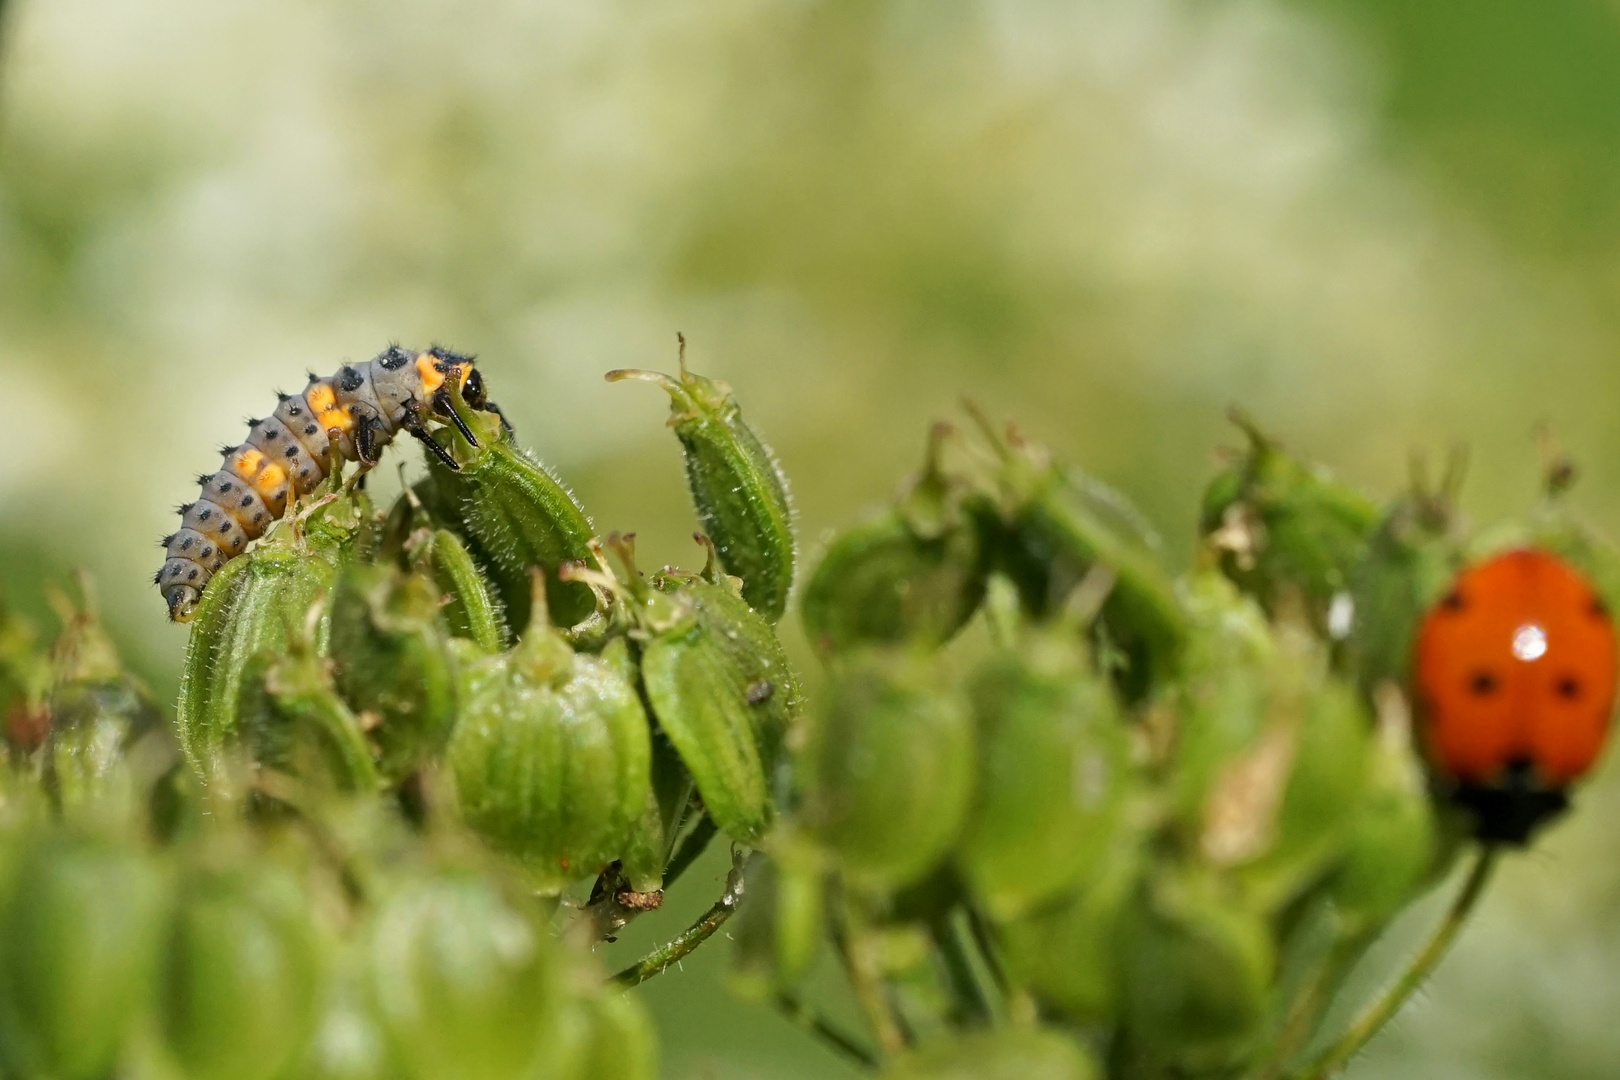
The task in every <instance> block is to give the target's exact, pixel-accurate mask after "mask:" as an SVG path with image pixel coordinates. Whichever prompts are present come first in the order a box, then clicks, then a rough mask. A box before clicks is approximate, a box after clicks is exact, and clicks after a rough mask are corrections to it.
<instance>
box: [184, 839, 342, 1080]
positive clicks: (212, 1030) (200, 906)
mask: <svg viewBox="0 0 1620 1080" xmlns="http://www.w3.org/2000/svg"><path fill="white" fill-rule="evenodd" d="M178 896H179V901H180V902H179V905H178V910H177V911H176V913H175V915H174V918H173V923H172V925H171V929H170V932H169V939H168V944H167V948H166V950H165V954H164V977H163V992H162V995H161V998H160V1000H161V1002H162V1016H163V1032H164V1037H165V1042H166V1043H167V1045H168V1048H169V1051H170V1053H172V1054H173V1055H174V1057H175V1059H176V1060H177V1061H178V1062H179V1063H180V1064H181V1066H182V1067H183V1068H184V1069H185V1074H186V1076H187V1077H188V1078H190V1080H274V1078H275V1077H277V1076H280V1075H281V1074H282V1073H283V1071H284V1070H285V1069H286V1067H287V1066H288V1065H290V1064H291V1063H292V1062H294V1061H297V1060H299V1059H300V1058H301V1057H302V1055H303V1053H304V1049H305V1047H306V1046H307V1044H308V1042H309V1038H310V1034H311V1032H312V1031H313V1030H314V1026H315V1018H316V1017H315V991H316V988H317V985H318V983H319V975H320V968H321V965H320V961H319V949H318V947H317V943H316V940H315V933H314V929H313V927H312V926H311V925H310V916H309V898H308V897H307V896H305V895H304V893H303V891H302V890H301V889H300V888H299V887H298V883H297V882H296V880H295V879H294V878H293V877H292V876H291V875H289V874H287V873H285V872H283V871H280V870H278V869H276V868H273V867H271V868H266V869H248V868H246V867H243V868H239V869H234V870H227V871H219V872H207V871H204V872H200V873H193V874H191V875H188V876H187V877H186V878H185V879H184V880H183V883H182V885H181V888H180V889H179V890H178Z"/></svg>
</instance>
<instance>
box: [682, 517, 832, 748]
mask: <svg viewBox="0 0 1620 1080" xmlns="http://www.w3.org/2000/svg"><path fill="white" fill-rule="evenodd" d="M694 539H696V540H697V541H698V543H700V544H702V545H703V546H704V548H705V549H706V550H707V552H708V556H709V557H708V561H707V563H706V564H705V566H704V568H703V571H702V572H701V573H699V574H692V573H688V572H686V571H682V570H674V569H670V568H668V567H666V568H665V569H664V570H662V571H660V572H658V573H657V574H654V575H653V585H654V587H655V588H657V589H659V590H661V591H663V592H666V593H674V594H679V595H680V596H681V597H682V598H683V600H684V601H689V602H690V603H691V605H692V611H693V616H694V618H695V619H696V621H697V623H698V624H699V625H700V626H701V627H702V629H703V633H704V634H705V636H706V637H707V638H708V639H709V640H711V641H713V642H714V644H715V645H716V646H717V647H718V648H719V650H720V651H721V652H723V653H724V654H725V657H726V660H727V667H728V668H729V669H730V673H731V679H732V683H733V685H734V687H735V689H736V690H737V691H738V692H740V693H741V694H742V696H743V700H745V701H746V702H747V703H748V707H749V712H750V713H751V715H752V716H753V726H754V734H755V738H756V740H757V741H758V743H759V752H760V761H761V763H762V765H763V766H764V768H765V772H766V775H767V776H771V775H772V773H773V772H774V771H775V770H776V769H777V767H778V765H779V764H780V763H781V759H782V754H781V749H782V742H783V740H784V739H785V738H786V737H787V734H788V732H789V731H790V730H791V729H792V727H793V725H794V724H795V723H796V722H797V720H798V718H799V715H800V713H801V712H802V711H803V708H804V693H803V691H802V689H801V688H800V684H799V676H798V673H797V672H796V671H794V669H793V665H792V664H790V663H789V662H788V658H787V652H786V651H785V650H784V649H783V648H782V642H781V640H780V639H778V638H777V636H776V631H775V630H774V629H773V628H772V626H771V624H770V623H769V622H767V621H765V619H764V618H763V617H762V616H761V615H760V614H759V613H758V612H757V611H755V610H754V609H753V608H752V607H750V606H749V604H748V601H747V599H746V598H745V597H744V595H743V593H742V591H741V589H740V587H739V586H740V583H739V582H738V581H737V579H736V578H734V577H728V576H727V575H725V574H723V573H721V572H720V570H719V568H718V566H717V565H716V555H715V548H714V544H713V542H712V541H710V540H709V538H708V537H706V536H704V535H702V534H701V533H699V534H697V536H695V537H694Z"/></svg>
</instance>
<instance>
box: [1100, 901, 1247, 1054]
mask: <svg viewBox="0 0 1620 1080" xmlns="http://www.w3.org/2000/svg"><path fill="white" fill-rule="evenodd" d="M1122 929H1123V932H1122V934H1121V939H1120V956H1121V957H1122V958H1123V976H1124V978H1123V987H1122V989H1123V995H1122V999H1121V1000H1122V1004H1123V1007H1124V1009H1123V1015H1122V1021H1123V1026H1124V1039H1125V1047H1126V1048H1127V1049H1126V1055H1127V1056H1128V1057H1129V1058H1131V1059H1134V1060H1136V1061H1138V1062H1140V1063H1142V1065H1144V1066H1146V1068H1143V1069H1141V1070H1139V1071H1141V1072H1142V1073H1145V1074H1147V1075H1159V1074H1163V1073H1168V1074H1170V1075H1182V1074H1192V1075H1220V1074H1224V1073H1226V1072H1228V1071H1231V1070H1233V1069H1234V1067H1235V1066H1237V1065H1239V1064H1240V1063H1241V1062H1243V1060H1244V1059H1245V1056H1246V1055H1247V1054H1248V1053H1249V1052H1250V1051H1251V1050H1252V1049H1253V1045H1254V1041H1255V1038H1256V1035H1257V1034H1258V1032H1259V1031H1260V1028H1261V1025H1262V1022H1263V1021H1264V1019H1265V1013H1266V998H1267V988H1268V987H1269V986H1270V984H1271V978H1272V972H1273V968H1274V967H1275V950H1274V948H1273V945H1272V942H1271V935H1270V933H1269V931H1268V929H1267V926H1266V923H1265V920H1264V919H1262V918H1261V917H1260V916H1259V915H1257V914H1255V913H1254V912H1252V911H1250V910H1249V909H1248V908H1245V907H1242V906H1240V905H1238V904H1236V903H1234V902H1233V901H1232V900H1231V899H1230V898H1229V897H1228V896H1226V895H1225V894H1224V893H1223V892H1222V891H1221V889H1220V884H1219V882H1217V881H1216V880H1214V879H1212V878H1208V877H1204V876H1201V875H1200V876H1170V875H1166V876H1163V877H1160V878H1159V879H1157V880H1155V881H1153V882H1151V883H1150V884H1149V886H1148V887H1147V888H1146V889H1145V890H1144V893H1143V894H1141V895H1140V897H1139V902H1138V903H1134V904H1131V905H1129V906H1128V907H1127V915H1126V919H1125V926H1124V927H1123V928H1122ZM1130 1074H1131V1075H1136V1072H1131V1073H1130Z"/></svg>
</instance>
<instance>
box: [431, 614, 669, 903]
mask: <svg viewBox="0 0 1620 1080" xmlns="http://www.w3.org/2000/svg"><path fill="white" fill-rule="evenodd" d="M536 602H537V603H539V602H541V601H539V600H537V601H536ZM536 610H537V611H538V610H539V609H538V608H536ZM627 652H628V649H627V646H626V644H625V642H624V639H622V638H618V639H615V640H614V641H613V642H611V643H610V644H609V645H608V647H607V649H606V650H604V652H603V655H601V656H591V655H588V654H583V653H576V652H574V650H573V649H572V648H571V647H570V646H569V645H568V643H567V641H565V640H564V639H563V638H562V636H561V635H560V634H558V633H557V631H556V630H554V629H552V628H551V627H549V626H544V625H541V626H539V627H531V628H530V629H529V631H528V632H527V633H526V634H525V635H524V638H523V640H522V641H520V642H519V643H518V644H517V646H516V647H515V648H514V649H513V650H512V651H511V652H510V653H507V654H503V655H499V656H493V657H489V658H487V659H485V660H483V661H480V662H479V663H478V664H476V665H474V666H473V668H472V669H471V670H469V671H468V672H467V673H466V675H465V677H464V678H463V680H462V686H463V688H464V695H463V704H462V713H461V719H460V720H459V721H458V723H457V725H456V731H455V735H454V737H453V738H452V739H451V742H450V748H449V754H448V757H449V761H450V765H451V767H452V769H453V770H454V772H455V776H456V787H457V791H458V794H459V797H460V801H461V809H462V814H463V816H464V817H465V818H466V820H467V823H468V824H469V825H471V826H472V828H473V829H474V830H475V831H477V832H478V833H479V834H480V835H482V836H483V837H484V838H485V839H486V840H488V841H489V842H490V843H491V844H493V845H494V846H495V847H497V848H499V849H501V850H503V851H507V852H509V853H511V854H513V855H515V856H517V857H518V858H520V859H521V860H522V861H523V863H524V864H525V866H527V867H528V868H529V869H530V870H531V871H532V872H533V874H534V875H535V879H536V885H537V887H538V888H540V889H541V890H542V891H545V892H548V893H553V892H558V891H561V890H562V889H563V888H565V887H566V886H567V885H568V884H570V883H571V882H573V881H577V880H579V879H580V878H582V877H589V876H593V875H595V874H597V873H598V872H600V871H601V870H602V868H603V867H604V866H606V865H607V864H608V863H609V862H611V861H613V860H614V859H616V858H618V857H619V856H620V855H621V854H622V853H623V852H624V850H625V848H626V847H627V846H628V845H629V843H630V839H631V833H632V831H633V830H634V828H635V827H636V826H637V825H638V824H639V823H640V820H641V815H642V813H643V811H644V810H645V808H646V804H647V797H648V793H649V791H650V787H649V785H650V776H649V759H650V756H651V745H650V737H649V734H648V723H647V716H646V713H645V712H644V711H643V710H642V707H641V700H640V698H639V696H638V695H637V694H636V690H635V686H634V684H633V683H631V682H630V680H629V678H627V676H626V672H627V670H629V669H630V664H629V661H628V656H627Z"/></svg>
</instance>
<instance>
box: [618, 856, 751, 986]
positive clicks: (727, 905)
mask: <svg viewBox="0 0 1620 1080" xmlns="http://www.w3.org/2000/svg"><path fill="white" fill-rule="evenodd" d="M742 895H743V877H742V862H741V859H740V858H739V857H737V856H735V855H734V856H733V857H732V866H731V873H730V875H728V876H727V878H726V891H725V892H723V893H721V894H720V899H718V900H716V901H715V902H714V904H713V905H712V906H711V907H710V908H709V910H707V911H705V912H704V913H703V914H702V915H700V916H698V920H697V921H696V922H694V923H693V924H692V925H691V926H688V927H687V928H686V929H685V930H683V931H681V932H680V934H678V935H676V937H675V938H674V939H673V940H672V941H670V942H669V943H668V944H667V945H664V946H661V947H660V948H657V949H654V950H653V951H652V952H650V953H648V954H647V955H646V956H644V957H642V958H641V959H640V960H637V961H636V962H635V963H634V964H631V965H630V966H629V967H627V968H625V969H624V970H623V971H621V972H619V973H618V974H617V975H615V976H613V981H614V982H616V983H618V984H619V985H621V986H640V985H641V984H642V983H644V982H646V981H647V980H648V979H650V978H652V977H653V976H654V975H660V974H662V973H663V972H664V971H665V970H667V969H668V967H669V965H671V964H674V963H677V962H679V961H680V960H681V959H683V958H684V957H685V956H686V955H687V954H688V953H690V952H691V951H692V950H693V949H696V948H697V947H698V946H699V945H701V944H703V943H704V942H705V941H708V940H709V939H710V938H711V937H713V936H714V932H715V931H716V930H719V929H720V928H721V927H722V926H724V925H725V924H726V920H727V919H730V918H731V916H732V915H734V914H736V911H737V904H738V903H739V902H741V900H742Z"/></svg>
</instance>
